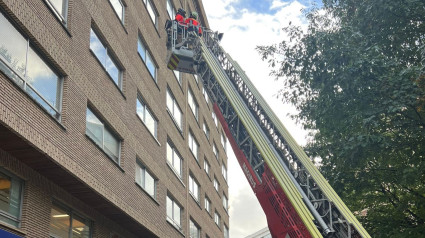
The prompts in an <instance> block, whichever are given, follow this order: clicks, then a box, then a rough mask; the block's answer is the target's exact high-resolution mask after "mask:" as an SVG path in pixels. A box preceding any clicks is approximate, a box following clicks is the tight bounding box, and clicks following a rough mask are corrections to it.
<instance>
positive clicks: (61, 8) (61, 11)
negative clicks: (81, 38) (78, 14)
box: [46, 0, 68, 25]
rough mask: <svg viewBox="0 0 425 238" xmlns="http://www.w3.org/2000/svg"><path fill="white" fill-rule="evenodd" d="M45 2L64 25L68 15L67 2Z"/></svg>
mask: <svg viewBox="0 0 425 238" xmlns="http://www.w3.org/2000/svg"><path fill="white" fill-rule="evenodd" d="M46 2H47V5H49V7H50V8H51V9H52V10H53V12H54V13H55V15H56V17H58V18H59V20H60V21H61V22H62V24H64V25H65V24H66V21H67V15H68V14H67V12H68V0H46Z"/></svg>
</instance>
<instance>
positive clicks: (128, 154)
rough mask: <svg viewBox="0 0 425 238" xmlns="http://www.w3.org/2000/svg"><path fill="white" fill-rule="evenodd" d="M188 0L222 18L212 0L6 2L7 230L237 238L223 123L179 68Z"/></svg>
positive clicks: (3, 206)
mask: <svg viewBox="0 0 425 238" xmlns="http://www.w3.org/2000/svg"><path fill="white" fill-rule="evenodd" d="M180 7H181V8H185V9H186V10H187V11H188V12H189V11H191V10H197V11H198V12H199V18H200V21H201V23H202V24H203V25H204V26H208V22H207V19H206V15H205V11H204V9H203V6H202V1H201V0H189V1H186V0H0V237H6V236H8V237H37V238H39V237H74V238H75V237H78V238H80V237H84V238H85V237H94V238H96V237H107V238H111V237H113V238H115V237H122V238H124V237H129V238H131V237H211V238H213V237H228V227H229V216H228V213H227V203H228V202H227V198H228V185H227V181H226V180H227V169H226V168H227V157H226V152H225V150H226V138H225V136H224V133H223V129H222V127H221V125H220V124H219V123H218V124H217V119H214V116H215V115H214V113H213V111H212V103H211V101H210V100H209V99H208V95H207V94H205V93H204V90H203V85H202V83H200V82H198V80H197V77H195V76H194V75H190V74H178V73H176V72H173V71H170V70H168V69H167V67H166V56H167V51H166V47H165V42H166V38H167V37H166V32H165V31H164V29H163V25H164V23H165V21H166V20H167V19H170V17H173V15H174V12H175V10H176V9H178V8H180ZM12 234H13V235H12Z"/></svg>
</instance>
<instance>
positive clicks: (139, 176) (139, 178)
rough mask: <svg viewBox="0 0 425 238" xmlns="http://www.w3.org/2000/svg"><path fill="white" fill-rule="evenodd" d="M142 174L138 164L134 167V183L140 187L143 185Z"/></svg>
mask: <svg viewBox="0 0 425 238" xmlns="http://www.w3.org/2000/svg"><path fill="white" fill-rule="evenodd" d="M142 173H143V170H142V168H141V167H140V165H139V164H137V165H136V178H135V179H136V183H137V184H139V185H140V186H143V184H142Z"/></svg>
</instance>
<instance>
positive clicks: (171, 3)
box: [166, 0, 176, 20]
mask: <svg viewBox="0 0 425 238" xmlns="http://www.w3.org/2000/svg"><path fill="white" fill-rule="evenodd" d="M168 6H170V8H171V10H172V13H171V15H170V12H169V11H168ZM166 8H167V14H168V16H169V17H170V19H171V20H173V19H174V16H175V15H176V8H175V7H174V4H173V2H172V1H171V0H167V6H166Z"/></svg>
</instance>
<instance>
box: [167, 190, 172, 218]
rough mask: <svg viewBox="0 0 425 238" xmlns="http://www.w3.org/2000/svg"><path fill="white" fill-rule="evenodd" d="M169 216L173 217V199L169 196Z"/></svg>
mask: <svg viewBox="0 0 425 238" xmlns="http://www.w3.org/2000/svg"><path fill="white" fill-rule="evenodd" d="M167 217H169V218H171V219H173V201H171V199H170V198H169V197H168V196H167Z"/></svg>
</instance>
